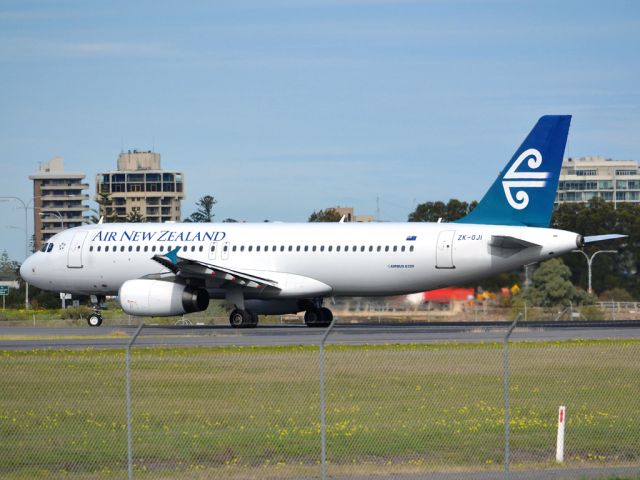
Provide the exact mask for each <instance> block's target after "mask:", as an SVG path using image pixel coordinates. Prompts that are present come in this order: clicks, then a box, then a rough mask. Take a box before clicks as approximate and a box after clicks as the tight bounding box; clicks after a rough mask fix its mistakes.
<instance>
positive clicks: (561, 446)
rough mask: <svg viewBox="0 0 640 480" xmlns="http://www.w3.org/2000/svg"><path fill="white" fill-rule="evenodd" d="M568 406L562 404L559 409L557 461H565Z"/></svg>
mask: <svg viewBox="0 0 640 480" xmlns="http://www.w3.org/2000/svg"><path fill="white" fill-rule="evenodd" d="M566 416H567V412H566V407H565V406H564V405H562V406H561V407H560V408H559V409H558V437H557V439H556V462H558V463H562V462H564V423H565V420H566Z"/></svg>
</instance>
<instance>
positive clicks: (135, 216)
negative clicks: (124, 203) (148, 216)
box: [125, 210, 144, 223]
mask: <svg viewBox="0 0 640 480" xmlns="http://www.w3.org/2000/svg"><path fill="white" fill-rule="evenodd" d="M125 222H127V223H144V217H143V216H142V214H141V213H140V210H131V211H130V212H129V213H128V214H127V218H125Z"/></svg>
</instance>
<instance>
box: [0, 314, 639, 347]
mask: <svg viewBox="0 0 640 480" xmlns="http://www.w3.org/2000/svg"><path fill="white" fill-rule="evenodd" d="M508 325H509V324H507V323H483V324H478V323H456V324H454V323H450V324H444V323H442V324H425V325H342V324H337V325H336V326H335V327H334V329H333V330H332V332H331V333H330V335H329V337H328V343H334V344H336V343H341V344H393V343H443V342H461V343H467V342H502V341H503V339H504V335H505V333H506V330H507V328H508ZM135 330H136V327H135V326H111V327H100V328H90V327H61V328H46V327H36V328H31V327H0V349H29V348H51V347H53V348H88V347H91V348H109V347H124V346H125V345H126V344H127V343H128V341H129V339H130V337H131V336H132V335H133V333H134V332H135ZM324 333H325V329H315V328H307V327H304V326H264V327H258V328H254V329H242V330H238V329H232V328H230V327H226V326H179V327H178V326H168V327H160V326H145V327H144V328H143V329H142V332H141V334H140V336H139V337H138V339H137V340H136V343H135V344H136V345H138V346H153V345H167V346H191V345H209V346H216V345H220V346H229V345H238V346H240V345H242V346H258V345H317V344H318V343H319V342H320V340H321V338H322V335H323V334H324ZM606 338H611V339H625V338H635V339H640V322H630V321H629V322H624V321H617V322H573V323H569V322H564V323H535V322H528V323H523V324H521V326H519V327H518V328H516V330H515V331H514V332H513V335H512V337H511V339H512V340H513V341H556V340H573V339H606Z"/></svg>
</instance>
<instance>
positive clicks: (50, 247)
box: [47, 243, 53, 253]
mask: <svg viewBox="0 0 640 480" xmlns="http://www.w3.org/2000/svg"><path fill="white" fill-rule="evenodd" d="M51 250H53V243H50V244H49V246H48V247H47V253H48V252H50V251H51Z"/></svg>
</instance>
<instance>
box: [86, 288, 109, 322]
mask: <svg viewBox="0 0 640 480" xmlns="http://www.w3.org/2000/svg"><path fill="white" fill-rule="evenodd" d="M103 303H104V296H102V295H91V308H92V310H93V313H92V314H91V315H89V318H87V323H88V324H89V326H90V327H99V326H100V325H102V313H101V312H102V310H104V309H105V307H104V305H102V304H103Z"/></svg>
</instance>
